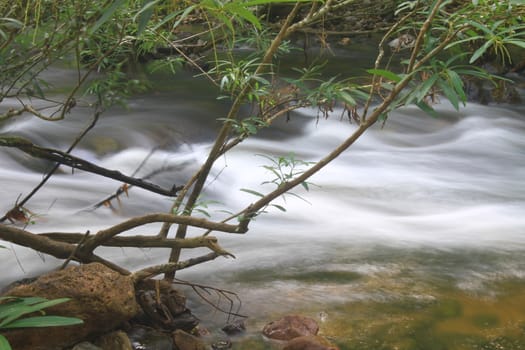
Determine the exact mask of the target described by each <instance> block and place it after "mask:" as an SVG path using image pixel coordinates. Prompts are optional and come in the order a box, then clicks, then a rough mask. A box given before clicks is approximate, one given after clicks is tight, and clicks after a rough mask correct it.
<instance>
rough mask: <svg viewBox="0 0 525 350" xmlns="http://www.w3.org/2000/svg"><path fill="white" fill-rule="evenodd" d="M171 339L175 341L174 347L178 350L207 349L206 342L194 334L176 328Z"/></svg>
mask: <svg viewBox="0 0 525 350" xmlns="http://www.w3.org/2000/svg"><path fill="white" fill-rule="evenodd" d="M173 340H174V341H175V347H176V348H177V349H178V350H207V349H208V347H207V346H206V344H205V343H204V342H203V341H202V340H201V339H199V338H197V337H196V336H193V335H191V334H189V333H186V332H184V331H183V330H180V329H177V330H176V331H175V332H174V333H173Z"/></svg>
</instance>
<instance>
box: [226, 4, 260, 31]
mask: <svg viewBox="0 0 525 350" xmlns="http://www.w3.org/2000/svg"><path fill="white" fill-rule="evenodd" d="M245 6H246V5H245V4H241V3H237V2H230V3H228V4H226V6H224V9H225V10H227V11H229V12H230V13H231V14H232V15H234V16H239V17H241V18H243V19H244V20H246V21H248V22H250V23H251V24H253V26H254V27H256V28H257V29H261V22H259V19H258V18H257V16H255V15H254V14H253V12H252V11H250V10H248V9H247V8H246V7H245Z"/></svg>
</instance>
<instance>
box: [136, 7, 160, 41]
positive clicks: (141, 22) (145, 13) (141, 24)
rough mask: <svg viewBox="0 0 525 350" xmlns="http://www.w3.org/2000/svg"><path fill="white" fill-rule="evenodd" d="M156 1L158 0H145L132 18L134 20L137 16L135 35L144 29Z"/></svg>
mask: <svg viewBox="0 0 525 350" xmlns="http://www.w3.org/2000/svg"><path fill="white" fill-rule="evenodd" d="M158 2H159V0H145V1H144V6H142V8H141V9H140V11H139V12H138V13H137V14H136V15H135V17H134V18H133V20H134V21H136V20H137V17H138V28H137V36H139V35H140V34H142V32H143V31H144V29H146V26H147V25H148V22H149V20H150V19H151V16H152V15H153V10H154V6H155V5H156V4H157V3H158Z"/></svg>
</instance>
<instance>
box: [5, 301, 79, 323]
mask: <svg viewBox="0 0 525 350" xmlns="http://www.w3.org/2000/svg"><path fill="white" fill-rule="evenodd" d="M68 300H69V298H59V299H54V300H46V301H42V302H40V303H37V304H34V305H21V306H20V307H19V308H18V310H16V312H13V313H11V314H10V315H9V316H8V317H6V318H5V319H4V320H3V321H2V322H0V328H3V327H5V326H6V325H8V324H10V323H11V322H13V321H14V320H16V319H17V318H19V317H21V316H23V315H26V314H30V313H32V312H35V311H40V310H43V309H45V308H48V307H51V306H54V305H58V304H61V303H64V302H66V301H68Z"/></svg>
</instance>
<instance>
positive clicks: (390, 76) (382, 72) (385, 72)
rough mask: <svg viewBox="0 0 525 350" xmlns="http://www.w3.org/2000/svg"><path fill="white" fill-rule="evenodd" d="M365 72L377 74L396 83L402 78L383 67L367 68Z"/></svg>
mask: <svg viewBox="0 0 525 350" xmlns="http://www.w3.org/2000/svg"><path fill="white" fill-rule="evenodd" d="M367 72H368V73H370V74H374V75H379V76H381V77H383V78H387V79H388V80H392V81H395V82H396V83H399V82H400V81H401V79H402V78H401V77H400V76H399V75H397V74H396V73H394V72H391V71H389V70H385V69H369V70H367Z"/></svg>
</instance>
